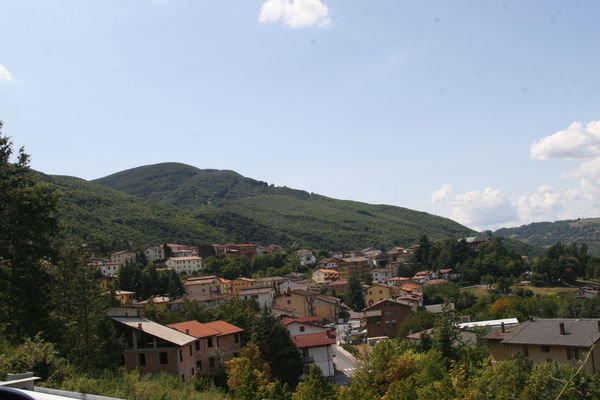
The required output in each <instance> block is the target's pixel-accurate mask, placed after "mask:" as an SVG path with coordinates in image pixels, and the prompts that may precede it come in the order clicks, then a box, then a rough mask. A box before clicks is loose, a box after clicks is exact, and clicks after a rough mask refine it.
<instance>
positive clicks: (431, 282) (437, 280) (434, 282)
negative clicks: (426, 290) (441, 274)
mask: <svg viewBox="0 0 600 400" xmlns="http://www.w3.org/2000/svg"><path fill="white" fill-rule="evenodd" d="M447 282H448V281H447V280H446V279H431V280H429V281H427V282H425V284H426V285H439V284H440V283H447Z"/></svg>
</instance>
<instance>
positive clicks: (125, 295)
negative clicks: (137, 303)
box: [107, 290, 135, 305]
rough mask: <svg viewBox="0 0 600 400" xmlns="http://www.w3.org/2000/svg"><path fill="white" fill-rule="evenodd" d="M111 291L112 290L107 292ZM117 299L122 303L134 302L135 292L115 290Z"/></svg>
mask: <svg viewBox="0 0 600 400" xmlns="http://www.w3.org/2000/svg"><path fill="white" fill-rule="evenodd" d="M107 293H110V292H107ZM114 297H115V300H117V301H118V302H119V303H121V305H126V304H131V303H133V299H134V297H135V292H130V291H127V290H115V295H114Z"/></svg>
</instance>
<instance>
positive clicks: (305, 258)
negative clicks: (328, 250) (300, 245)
mask: <svg viewBox="0 0 600 400" xmlns="http://www.w3.org/2000/svg"><path fill="white" fill-rule="evenodd" d="M296 256H298V258H299V259H300V265H302V266H306V265H315V263H316V262H317V258H316V257H315V255H314V254H313V253H312V251H310V250H298V251H296Z"/></svg>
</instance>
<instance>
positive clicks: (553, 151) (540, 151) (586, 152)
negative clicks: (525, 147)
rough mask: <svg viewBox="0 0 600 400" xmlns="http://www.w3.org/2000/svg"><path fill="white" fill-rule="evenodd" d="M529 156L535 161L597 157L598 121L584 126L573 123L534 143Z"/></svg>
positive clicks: (599, 137)
mask: <svg viewBox="0 0 600 400" xmlns="http://www.w3.org/2000/svg"><path fill="white" fill-rule="evenodd" d="M530 156H531V158H534V159H537V160H550V159H567V160H577V159H582V158H592V157H598V156H600V121H591V122H589V123H588V124H587V125H585V126H584V125H583V124H582V123H581V122H573V123H572V124H571V125H569V127H568V128H567V129H565V130H562V131H558V132H556V133H554V134H553V135H550V136H546V137H545V138H543V139H540V140H537V141H536V142H534V143H533V144H532V145H531V153H530Z"/></svg>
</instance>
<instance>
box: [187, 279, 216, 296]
mask: <svg viewBox="0 0 600 400" xmlns="http://www.w3.org/2000/svg"><path fill="white" fill-rule="evenodd" d="M183 289H184V290H185V293H186V294H187V295H188V296H218V295H220V294H221V282H220V281H219V278H217V276H216V275H209V276H198V277H193V278H188V279H186V280H185V281H184V282H183Z"/></svg>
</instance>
